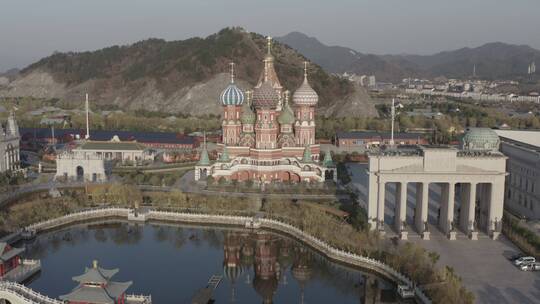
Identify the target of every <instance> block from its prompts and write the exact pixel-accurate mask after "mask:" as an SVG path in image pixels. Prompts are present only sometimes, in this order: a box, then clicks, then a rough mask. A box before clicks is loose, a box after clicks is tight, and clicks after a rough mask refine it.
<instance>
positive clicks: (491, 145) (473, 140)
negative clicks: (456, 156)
mask: <svg viewBox="0 0 540 304" xmlns="http://www.w3.org/2000/svg"><path fill="white" fill-rule="evenodd" d="M500 143H501V140H500V139H499V136H498V135H497V133H495V131H493V130H492V129H490V128H468V129H467V131H466V132H465V135H463V137H462V138H461V144H460V146H461V149H463V150H469V151H489V150H491V151H496V150H499V145H500Z"/></svg>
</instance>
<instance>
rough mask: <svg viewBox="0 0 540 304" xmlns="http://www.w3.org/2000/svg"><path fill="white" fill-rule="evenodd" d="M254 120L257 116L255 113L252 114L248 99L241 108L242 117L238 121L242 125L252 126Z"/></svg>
mask: <svg viewBox="0 0 540 304" xmlns="http://www.w3.org/2000/svg"><path fill="white" fill-rule="evenodd" d="M248 96H249V95H248ZM256 120H257V115H256V114H255V112H253V109H252V108H251V102H250V99H249V97H248V102H246V103H244V106H243V107H242V116H241V117H240V121H241V122H242V124H244V125H252V124H254V123H255V121H256Z"/></svg>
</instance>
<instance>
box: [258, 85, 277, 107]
mask: <svg viewBox="0 0 540 304" xmlns="http://www.w3.org/2000/svg"><path fill="white" fill-rule="evenodd" d="M278 102H279V94H278V93H277V92H276V90H275V89H274V88H273V87H272V84H271V83H270V82H269V81H265V82H263V83H262V84H261V86H260V87H258V88H255V90H254V91H253V106H254V107H255V108H275V107H276V106H277V104H278Z"/></svg>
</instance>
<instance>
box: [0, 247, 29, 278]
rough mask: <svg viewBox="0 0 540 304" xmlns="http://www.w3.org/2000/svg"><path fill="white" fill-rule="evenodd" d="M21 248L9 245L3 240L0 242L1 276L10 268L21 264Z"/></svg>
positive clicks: (22, 250)
mask: <svg viewBox="0 0 540 304" xmlns="http://www.w3.org/2000/svg"><path fill="white" fill-rule="evenodd" d="M23 252H24V249H23V248H15V247H11V246H10V245H8V244H7V243H5V242H0V253H1V254H2V255H1V256H0V277H3V276H4V275H6V274H7V273H8V272H10V271H11V270H13V269H15V268H17V266H19V265H20V264H21V257H20V255H21V253H23Z"/></svg>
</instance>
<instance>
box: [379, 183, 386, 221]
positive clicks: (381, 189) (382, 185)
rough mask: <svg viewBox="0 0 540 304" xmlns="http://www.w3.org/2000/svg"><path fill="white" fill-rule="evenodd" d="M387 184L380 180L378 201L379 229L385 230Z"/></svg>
mask: <svg viewBox="0 0 540 304" xmlns="http://www.w3.org/2000/svg"><path fill="white" fill-rule="evenodd" d="M385 186H386V183H385V182H382V181H380V180H379V191H378V192H379V199H378V201H377V225H378V226H377V228H379V230H383V229H384V201H385V192H386V187H385Z"/></svg>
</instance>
